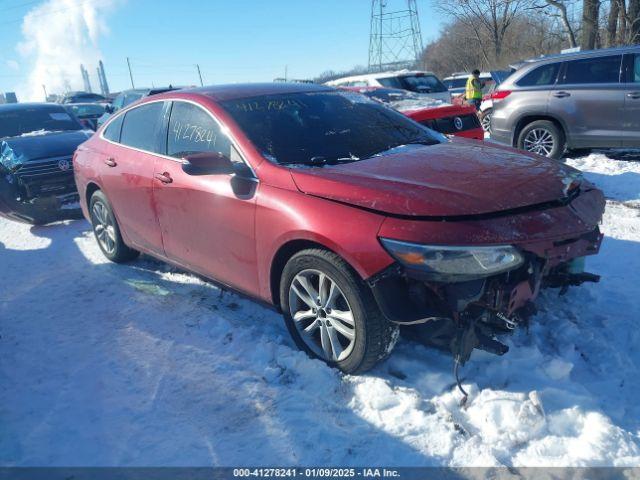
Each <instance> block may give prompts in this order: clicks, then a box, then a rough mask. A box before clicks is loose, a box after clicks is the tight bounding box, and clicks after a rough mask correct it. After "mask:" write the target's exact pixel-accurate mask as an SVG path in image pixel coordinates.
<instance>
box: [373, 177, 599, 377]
mask: <svg viewBox="0 0 640 480" xmlns="http://www.w3.org/2000/svg"><path fill="white" fill-rule="evenodd" d="M604 203H605V202H604V197H603V196H602V193H601V192H600V191H599V190H597V189H589V190H585V191H584V192H582V193H581V195H579V196H577V197H575V198H574V199H573V200H572V201H571V202H569V203H568V204H567V205H558V206H556V207H553V208H549V209H543V210H540V211H527V212H520V213H518V214H516V215H510V216H500V215H495V216H493V217H492V218H478V219H464V220H463V221H460V222H455V221H452V222H447V221H440V222H433V223H429V225H428V228H425V222H417V221H410V222H407V221H400V220H395V219H392V220H391V221H389V222H388V223H387V225H383V227H382V228H381V233H380V235H381V237H383V238H389V237H391V238H400V239H401V240H402V241H405V242H409V241H413V242H416V241H418V242H420V243H421V244H424V245H438V244H440V245H446V244H447V243H445V242H444V241H442V239H443V238H445V237H447V238H448V239H449V242H448V244H449V245H450V244H451V243H452V242H455V243H457V244H462V245H464V244H467V243H468V241H469V240H475V239H476V238H482V239H484V240H486V241H487V243H489V244H490V245H491V244H493V245H511V246H513V247H515V248H516V249H517V250H518V252H520V254H521V259H522V261H521V262H520V263H519V264H518V266H517V267H514V268H513V269H510V270H508V271H504V272H501V273H497V274H495V275H487V276H484V277H479V278H470V279H466V278H464V277H460V280H458V281H456V280H455V279H452V278H445V277H443V278H438V275H437V274H436V275H434V274H433V273H432V272H427V273H425V269H421V268H418V267H416V268H414V267H412V266H411V265H410V264H409V263H408V262H405V261H397V262H396V263H394V264H392V265H391V266H390V267H388V268H387V269H385V270H384V271H382V272H380V273H378V274H377V275H375V276H373V277H371V278H369V279H368V283H369V286H370V287H371V290H372V292H373V295H374V297H375V299H376V302H377V303H378V305H379V307H380V309H381V311H382V312H383V314H384V315H385V316H386V317H387V319H388V320H389V321H391V322H394V323H396V324H400V325H416V324H437V323H439V324H444V325H446V328H445V329H448V331H447V332H446V333H447V335H444V336H443V338H445V340H444V343H441V344H440V346H442V347H446V348H449V349H450V350H451V351H452V353H453V355H454V357H455V359H456V363H457V364H464V363H465V362H466V361H467V360H468V359H469V357H470V355H471V352H472V351H473V349H475V348H479V349H483V350H486V351H489V352H490V353H495V354H499V355H501V354H504V353H505V352H506V351H507V350H508V348H507V347H506V346H505V345H503V344H501V343H500V342H498V341H497V340H495V338H494V336H495V333H496V332H505V331H508V330H512V329H514V328H516V327H517V326H518V325H520V324H523V323H526V322H527V321H528V318H529V317H530V316H531V315H532V314H533V313H535V311H536V310H535V306H534V303H533V302H534V300H535V299H536V297H537V296H538V294H539V292H540V290H541V289H542V288H560V289H561V290H560V291H561V293H564V292H565V291H566V289H567V288H568V287H569V286H573V285H580V284H581V283H583V282H593V281H598V280H599V277H598V276H597V275H593V274H589V273H585V272H583V271H582V267H583V266H584V260H583V259H584V257H585V256H588V255H594V254H596V253H598V251H599V249H600V245H601V242H602V238H603V235H602V234H601V233H600V230H599V228H598V223H599V221H600V220H601V217H602V214H603V211H604ZM403 237H404V238H403ZM465 240H466V241H465ZM445 248H446V247H445ZM438 333H439V334H442V333H443V332H442V331H440V332H438Z"/></svg>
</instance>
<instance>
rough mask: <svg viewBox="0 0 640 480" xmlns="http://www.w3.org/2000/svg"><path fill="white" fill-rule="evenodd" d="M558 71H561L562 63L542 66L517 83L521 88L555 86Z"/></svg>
mask: <svg viewBox="0 0 640 480" xmlns="http://www.w3.org/2000/svg"><path fill="white" fill-rule="evenodd" d="M558 70H560V62H558V63H551V64H549V65H541V66H539V67H538V68H534V69H533V70H531V71H530V72H529V73H527V74H526V75H525V76H524V77H522V78H521V79H520V80H518V81H516V82H515V83H516V85H518V86H519V87H540V86H545V85H553V84H555V83H556V78H558Z"/></svg>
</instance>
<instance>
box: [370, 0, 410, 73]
mask: <svg viewBox="0 0 640 480" xmlns="http://www.w3.org/2000/svg"><path fill="white" fill-rule="evenodd" d="M390 4H393V5H394V6H396V5H397V8H398V9H397V10H391V8H390ZM401 8H403V9H401ZM421 53H422V34H421V33H420V22H419V21H418V7H417V5H416V0H396V1H394V0H372V1H371V30H370V34H369V69H370V70H378V71H381V70H388V69H396V68H403V67H409V66H411V65H413V64H414V63H416V62H417V61H418V60H419V58H420V54H421Z"/></svg>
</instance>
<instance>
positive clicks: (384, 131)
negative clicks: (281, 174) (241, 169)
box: [222, 92, 440, 164]
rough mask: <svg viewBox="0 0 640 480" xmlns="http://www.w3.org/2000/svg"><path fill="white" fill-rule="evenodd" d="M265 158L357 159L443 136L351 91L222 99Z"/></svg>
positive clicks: (289, 160) (309, 161)
mask: <svg viewBox="0 0 640 480" xmlns="http://www.w3.org/2000/svg"><path fill="white" fill-rule="evenodd" d="M222 106H223V107H224V108H225V110H227V111H228V112H229V113H230V114H231V116H232V117H233V119H234V120H235V121H236V122H237V123H238V124H239V125H240V127H241V128H242V130H243V131H244V133H245V135H247V137H249V139H250V140H251V141H252V142H253V144H254V145H255V146H256V147H257V148H258V149H259V150H261V151H262V153H263V155H265V157H267V158H269V159H271V160H272V161H274V162H276V163H280V164H289V163H302V164H305V163H306V164H319V163H323V162H326V163H331V162H334V161H356V160H361V159H364V158H368V157H371V156H373V155H375V154H378V153H382V152H384V151H386V150H389V149H391V148H395V147H397V146H400V145H405V144H408V143H425V144H429V145H431V144H435V143H439V142H440V137H438V136H437V134H435V133H434V132H431V131H430V130H428V129H427V128H425V127H422V126H421V125H419V124H417V123H415V122H413V121H412V120H410V119H408V118H407V117H405V116H404V115H402V114H400V113H398V112H396V111H394V110H392V109H391V108H389V107H386V106H384V105H381V104H379V103H378V102H374V101H372V100H369V99H368V98H366V97H364V96H362V95H360V94H357V93H352V92H316V93H291V94H280V95H264V96H259V97H253V98H240V99H234V100H228V101H225V102H222Z"/></svg>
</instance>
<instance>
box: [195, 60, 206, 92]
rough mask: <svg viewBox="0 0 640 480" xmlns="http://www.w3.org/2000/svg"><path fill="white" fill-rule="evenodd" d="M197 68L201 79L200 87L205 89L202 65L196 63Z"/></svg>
mask: <svg viewBox="0 0 640 480" xmlns="http://www.w3.org/2000/svg"><path fill="white" fill-rule="evenodd" d="M196 68H197V69H198V77H200V86H201V87H204V82H203V81H202V72H200V65H198V64H197V63H196Z"/></svg>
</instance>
